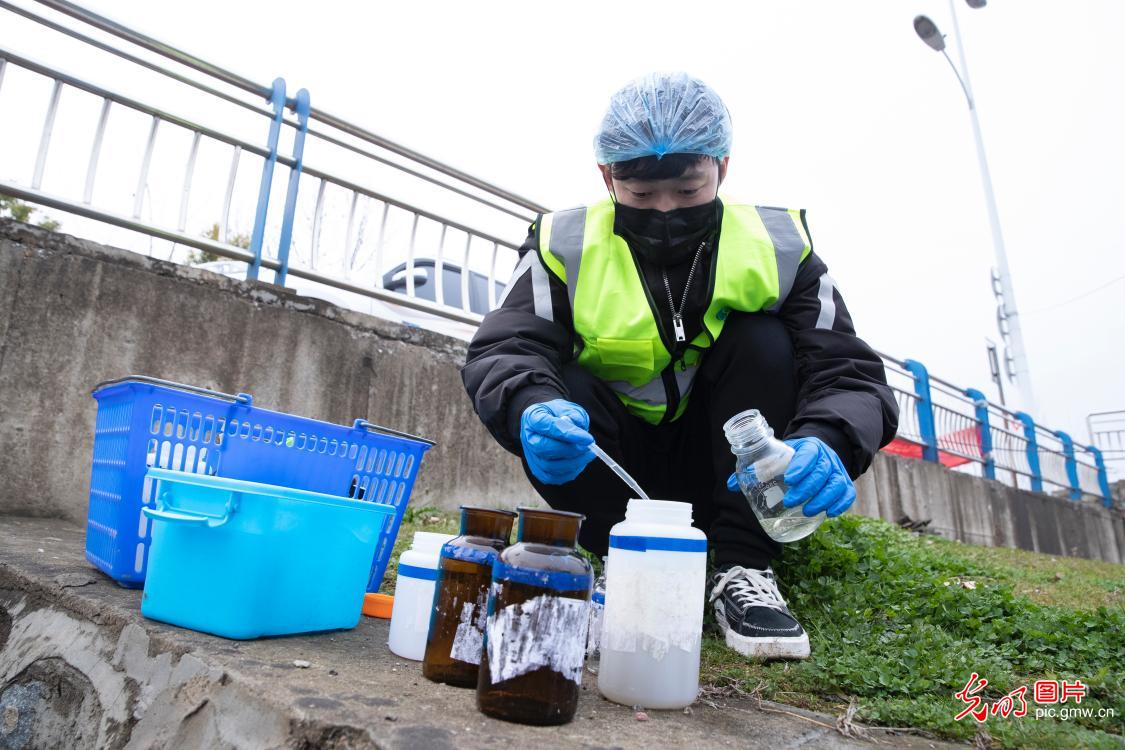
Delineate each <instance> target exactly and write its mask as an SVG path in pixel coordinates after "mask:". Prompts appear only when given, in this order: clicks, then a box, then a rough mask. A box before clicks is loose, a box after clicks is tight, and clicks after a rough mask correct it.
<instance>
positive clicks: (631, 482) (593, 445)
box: [590, 443, 649, 500]
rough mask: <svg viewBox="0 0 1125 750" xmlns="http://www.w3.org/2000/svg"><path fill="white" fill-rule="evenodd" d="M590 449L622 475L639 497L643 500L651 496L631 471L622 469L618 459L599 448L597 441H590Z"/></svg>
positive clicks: (623, 480)
mask: <svg viewBox="0 0 1125 750" xmlns="http://www.w3.org/2000/svg"><path fill="white" fill-rule="evenodd" d="M590 450H591V451H592V452H593V454H594V455H595V456H597V457H598V458H600V459H601V460H602V461H604V462H605V465H606V466H608V467H609V468H610V469H611V470H612V471H613V473H614V474H616V475H617V476H619V477H621V481H622V482H624V483H625V484H627V485H629V486H630V487H631V488H632V489H633V492H636V493H637V497H639V498H640V499H641V500H648V499H649V496H648V495H646V494H645V491H644V490H642V489H641V486H640V485H639V484H637V483H636V481H635V480H634V479H633V478H632V477H631V476H629V473H628V472H627V471H625V470H624V469H622V468H621V467H620V466H619V465H618V464H617V462H616V461H614V460H613V459H612V458H610V457H609V454H607V453H606V452H605V451H603V450H602V449H601V448H599V447H598V444H597V443H590Z"/></svg>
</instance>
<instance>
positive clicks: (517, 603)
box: [477, 508, 594, 724]
mask: <svg viewBox="0 0 1125 750" xmlns="http://www.w3.org/2000/svg"><path fill="white" fill-rule="evenodd" d="M518 510H519V530H518V531H517V532H516V543H515V544H513V545H512V546H511V547H508V549H506V550H504V551H503V552H501V553H500V556H499V557H498V558H497V560H496V563H495V564H494V565H493V567H492V591H491V592H490V594H489V597H488V623H487V626H486V628H485V647H484V655H483V656H482V657H481V664H480V678H479V681H478V683H477V706H478V707H479V708H480V710H481V711H483V712H484V713H486V714H488V715H489V716H494V717H496V718H498V719H506V720H508V721H518V722H521V723H524V724H565V723H566V722H568V721H570V720H571V719H573V718H574V712H575V710H576V709H577V708H578V692H579V689H580V688H581V685H582V660H583V658H584V657H585V655H586V629H587V627H588V625H589V614H588V606H589V599H590V587H591V586H592V585H593V581H594V576H593V573H592V571H591V568H590V563H589V562H587V561H586V559H585V558H583V557H581V556H580V555H579V554H578V552H577V551H576V550H575V545H576V544H577V542H578V528H579V527H580V526H581V525H582V520H583V518H585V516H581V515H579V514H577V513H561V512H558V511H552V510H540V509H538V508H519V509H518Z"/></svg>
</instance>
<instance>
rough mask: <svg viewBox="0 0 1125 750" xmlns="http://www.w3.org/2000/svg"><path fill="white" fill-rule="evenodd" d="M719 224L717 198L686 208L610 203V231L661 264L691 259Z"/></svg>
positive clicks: (670, 264)
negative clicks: (612, 204) (658, 207)
mask: <svg viewBox="0 0 1125 750" xmlns="http://www.w3.org/2000/svg"><path fill="white" fill-rule="evenodd" d="M718 224H719V199H718V198H717V197H716V198H715V199H714V200H712V201H709V202H707V203H703V204H700V205H698V206H691V207H689V208H677V209H673V210H671V211H657V210H656V209H654V208H633V207H631V206H625V205H622V204H621V203H615V204H614V217H613V232H614V234H617V235H620V236H621V237H623V238H624V239H625V241H626V242H628V243H629V246H630V247H632V248H633V249H634V250H635V251H636V252H637V254H638V255H640V256H641V257H642V258H644V259H645V260H647V261H649V262H651V263H656V264H658V265H661V266H674V265H677V264H679V263H683V262H684V261H686V260H688V259H689V258H691V257H692V256H693V255H694V254H695V251H696V250H698V249H699V244H700V243H701V242H703V241H704V240H706V239H708V238H709V237H710V236H711V235H712V234H713V233H714V231H715V230H716V229H717V228H718Z"/></svg>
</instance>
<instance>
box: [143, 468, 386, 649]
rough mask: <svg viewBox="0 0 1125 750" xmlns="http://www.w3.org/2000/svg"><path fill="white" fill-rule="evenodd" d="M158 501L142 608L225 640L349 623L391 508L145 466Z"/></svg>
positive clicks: (355, 617)
mask: <svg viewBox="0 0 1125 750" xmlns="http://www.w3.org/2000/svg"><path fill="white" fill-rule="evenodd" d="M148 476H149V477H150V478H151V479H153V480H155V483H156V485H157V490H156V493H157V494H156V507H154V508H149V507H145V508H144V515H145V516H146V517H148V518H149V519H150V521H151V523H152V552H151V554H150V555H149V561H148V576H147V577H146V579H145V593H144V597H143V598H142V599H141V614H143V615H144V616H145V617H151V618H152V619H154V620H160V621H162V622H169V623H172V624H173V625H179V626H181V627H185V628H191V629H193V630H202V631H203V632H205V633H214V634H215V635H221V636H223V637H225V638H259V637H261V636H267V635H289V634H292V633H311V632H316V631H318V630H338V629H343V628H354V627H355V626H356V623H358V622H359V618H360V612H361V610H362V609H363V595H364V593H365V592H364V589H365V587H366V585H367V580H368V569H369V567H370V565H371V557H372V555H373V554H374V552H375V549H376V547H377V546H378V544H379V542H380V539H381V538H382V536H383V531H384V529H385V528H386V527H387V526H389V525H390V524H391V522H392V521H393V518H394V516H395V515H396V513H395V509H394V508H393V507H391V506H389V505H383V504H380V503H367V502H363V501H358V500H351V499H348V498H344V497H337V496H334V495H325V494H321V493H317V492H305V491H304V490H293V489H289V488H288V487H276V486H272V485H268V484H260V483H257V482H245V481H242V480H238V479H225V478H223V477H210V476H204V475H200V474H187V473H184V472H180V471H169V470H168V469H155V468H154V469H149V471H148Z"/></svg>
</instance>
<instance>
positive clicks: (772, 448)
mask: <svg viewBox="0 0 1125 750" xmlns="http://www.w3.org/2000/svg"><path fill="white" fill-rule="evenodd" d="M723 431H724V432H725V433H726V436H727V442H729V443H730V450H731V453H733V454H734V455H735V456H736V458H737V461H736V462H735V468H734V472H735V476H736V477H737V478H738V486H739V487H740V488H742V494H743V495H745V496H746V500H747V502H749V503H750V509H751V510H753V511H754V515H755V516H757V517H758V523H760V524H761V525H762V530H763V531H765V532H766V533H767V534H768V535H769V536H770V537H771V538H772V539H774V540H776V541H778V542H795V541H797V540H798V539H803V538H804V537H806V536H808V535H809V534H811V533H813V532H814V531H816V527H817V526H820V524H821V522H822V521H824V519H825V518H827V517H828V516H827V515H826V514H825V513H823V512H821V513H817V514H816V515H815V516H811V517H810V516H806V515H805V511H804V508H803V507H802V506H800V505H795V506H793V507H792V508H786V507H785V505H784V504H782V502H781V500H782V498H783V497H784V496H785V493H786V492H788V491H789V485H788V484H786V483H785V479H784V476H785V470H786V469H787V468H788V467H789V462H790V461H791V460H793V453H794V451H793V449H792V448H790V447H789V446H788V445H786V444H785V443H783V442H781V441H780V440H778V439H777V438H775V437H774V436H773V428H771V427H770V426H769V423H768V422H766V418H765V417H763V416H762V415H761V413H760V412H759V411H758V410H757V409H750V410H749V411H743V412H739V413H738V414H735V415H734V416H733V417H731V418H730V419H728V420H727V423H726V424H724V425H723Z"/></svg>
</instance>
